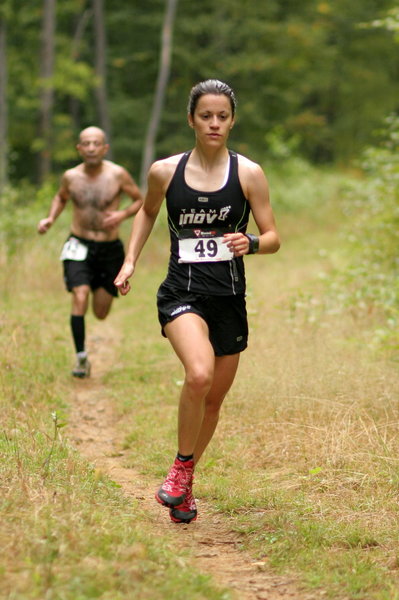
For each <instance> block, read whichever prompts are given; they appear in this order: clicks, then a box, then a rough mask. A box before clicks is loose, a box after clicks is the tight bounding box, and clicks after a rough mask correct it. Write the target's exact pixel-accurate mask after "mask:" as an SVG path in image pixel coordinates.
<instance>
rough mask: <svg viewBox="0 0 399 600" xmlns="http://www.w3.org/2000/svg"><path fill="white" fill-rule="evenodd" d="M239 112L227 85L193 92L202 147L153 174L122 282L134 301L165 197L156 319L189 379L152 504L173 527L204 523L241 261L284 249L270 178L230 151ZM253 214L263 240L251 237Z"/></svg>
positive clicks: (237, 329)
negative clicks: (202, 507) (205, 467)
mask: <svg viewBox="0 0 399 600" xmlns="http://www.w3.org/2000/svg"><path fill="white" fill-rule="evenodd" d="M235 110H236V99H235V96H234V92H233V90H232V89H231V88H230V87H229V86H228V85H227V84H225V83H223V82H221V81H219V80H215V79H209V80H207V81H203V82H201V83H198V84H197V85H195V86H194V87H193V88H192V90H191V93H190V97H189V103H188V123H189V125H190V127H191V128H192V129H193V130H194V133H195V146H194V148H193V149H192V150H191V151H188V152H184V153H182V154H177V155H174V156H171V157H169V158H166V159H163V160H158V161H156V162H155V163H154V164H153V165H152V166H151V168H150V170H149V173H148V191H147V194H146V197H145V200H144V204H143V206H142V208H141V209H140V211H139V212H138V214H137V216H136V218H135V221H134V224H133V228H132V233H131V237H130V241H129V246H128V250H127V253H126V258H125V262H124V264H123V266H122V268H121V270H120V272H119V274H118V276H117V277H116V279H115V285H116V286H117V288H118V289H119V290H120V292H121V294H122V295H125V294H127V293H128V291H129V290H130V284H129V281H128V280H129V278H130V277H132V275H133V273H134V269H135V265H136V262H137V260H138V258H139V255H140V253H141V251H142V249H143V246H144V244H145V243H146V240H147V239H148V237H149V235H150V233H151V230H152V228H153V225H154V222H155V220H156V218H157V215H158V212H159V209H160V207H161V204H162V202H163V200H164V198H166V207H167V213H168V226H169V231H170V240H171V250H170V260H169V267H168V273H167V276H166V279H165V280H164V282H163V283H162V284H161V286H160V288H159V291H158V294H157V303H158V315H159V321H160V324H161V327H162V334H163V335H164V336H166V337H167V339H168V340H169V342H170V343H171V345H172V347H173V349H174V351H175V353H176V355H177V357H178V358H179V359H180V361H181V362H182V364H183V367H184V371H185V379H184V384H183V387H182V390H181V394H180V400H179V410H178V436H177V437H178V439H177V446H178V447H177V456H176V458H175V460H174V463H173V464H172V467H171V469H170V471H169V473H168V475H167V477H166V479H165V481H164V483H163V484H162V485H161V487H160V488H159V490H158V491H157V492H156V496H155V497H156V499H157V501H158V502H160V503H161V504H163V505H164V506H167V507H168V508H169V509H170V511H169V512H170V517H171V519H172V521H174V522H176V523H190V521H194V520H195V519H196V518H197V508H196V504H195V499H194V496H193V494H192V484H193V473H194V467H195V465H196V464H197V463H198V461H199V459H200V457H201V455H202V454H203V452H204V450H205V448H206V447H207V445H208V444H209V442H210V440H211V438H212V436H213V434H214V432H215V429H216V425H217V422H218V419H219V412H220V408H221V405H222V402H223V400H224V397H225V396H226V394H227V392H228V391H229V389H230V387H231V385H232V383H233V381H234V377H235V374H236V372H237V367H238V362H239V358H240V352H242V351H243V350H244V349H245V348H246V347H247V339H248V323H247V313H246V305H245V272H244V260H243V256H244V255H246V254H255V253H258V254H272V253H274V252H277V250H278V249H279V247H280V240H279V235H278V233H277V230H276V226H275V221H274V217H273V212H272V208H271V205H270V201H269V190H268V183H267V180H266V177H265V175H264V173H263V170H262V169H261V167H260V166H259V165H258V164H256V163H254V162H252V161H251V160H249V159H248V158H245V157H244V156H241V155H239V154H237V153H235V152H233V151H231V150H229V149H228V148H227V140H228V137H229V133H230V130H231V129H232V127H233V125H234V118H235ZM250 213H252V215H253V218H254V221H255V223H256V226H257V228H258V233H257V234H251V233H247V225H248V219H249V216H250Z"/></svg>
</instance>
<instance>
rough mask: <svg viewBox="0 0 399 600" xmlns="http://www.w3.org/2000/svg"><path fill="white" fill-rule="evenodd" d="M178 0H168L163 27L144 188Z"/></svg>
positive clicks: (144, 162)
mask: <svg viewBox="0 0 399 600" xmlns="http://www.w3.org/2000/svg"><path fill="white" fill-rule="evenodd" d="M177 2H178V0H167V5H166V10H165V16H164V21H163V27H162V38H161V54H160V60H159V71H158V79H157V85H156V91H155V97H154V103H153V107H152V113H151V117H150V120H149V123H148V128H147V134H146V138H145V145H144V154H143V160H142V165H141V173H140V186H141V189H143V190H144V188H145V186H146V178H147V172H148V169H149V168H150V166H151V163H152V162H153V160H154V154H155V140H156V137H157V133H158V128H159V122H160V119H161V113H162V108H163V104H164V100H165V91H166V86H167V83H168V79H169V72H170V62H171V54H172V35H173V25H174V20H175V14H176V7H177Z"/></svg>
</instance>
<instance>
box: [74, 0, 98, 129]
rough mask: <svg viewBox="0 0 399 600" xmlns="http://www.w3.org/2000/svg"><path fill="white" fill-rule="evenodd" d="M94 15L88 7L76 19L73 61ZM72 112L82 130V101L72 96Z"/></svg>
mask: <svg viewBox="0 0 399 600" xmlns="http://www.w3.org/2000/svg"><path fill="white" fill-rule="evenodd" d="M92 16H93V13H92V11H91V10H89V9H86V10H84V11H83V13H82V14H80V15H79V17H78V18H77V21H76V28H75V33H74V36H73V38H72V44H71V57H72V60H73V61H77V60H78V59H79V56H80V51H81V48H80V47H81V44H82V40H83V37H84V33H85V30H86V27H87V24H88V22H89V20H90V18H91V17H92ZM69 107H70V113H71V118H72V122H73V127H74V129H75V130H80V128H81V127H80V102H79V100H78V99H77V98H75V97H71V99H70V101H69Z"/></svg>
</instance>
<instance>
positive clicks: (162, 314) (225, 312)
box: [157, 283, 248, 356]
mask: <svg viewBox="0 0 399 600" xmlns="http://www.w3.org/2000/svg"><path fill="white" fill-rule="evenodd" d="M157 305H158V319H159V322H160V324H161V327H162V335H163V336H165V333H164V329H163V328H164V327H165V325H166V324H167V323H169V322H170V321H173V320H174V319H176V318H177V317H179V316H180V315H183V314H185V313H194V314H196V315H199V316H200V317H201V318H202V319H204V321H205V322H206V323H207V325H208V328H209V340H210V342H211V344H212V346H213V349H214V351H215V355H216V356H226V355H228V354H237V353H238V352H242V351H243V350H245V348H246V347H247V345H248V321H247V310H246V303H245V295H244V294H237V295H236V296H208V295H202V294H193V293H191V292H186V291H185V290H178V289H176V288H173V287H169V286H167V285H165V284H164V283H163V284H161V286H160V288H159V290H158V294H157Z"/></svg>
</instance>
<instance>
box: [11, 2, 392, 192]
mask: <svg viewBox="0 0 399 600" xmlns="http://www.w3.org/2000/svg"><path fill="white" fill-rule="evenodd" d="M3 5H4V6H3ZM395 5H396V3H395V2H394V0H367V1H365V0H356V1H354V0H337V1H335V2H332V1H330V0H326V1H324V2H319V1H318V0H306V1H305V2H301V3H298V2H293V1H289V0H284V1H283V0H273V1H270V2H242V0H219V2H217V3H215V2H214V1H212V0H203V2H201V3H193V2H191V0H180V1H179V3H178V7H177V15H176V22H175V27H174V37H173V40H174V44H173V60H172V71H171V76H170V81H169V84H168V90H167V98H166V106H165V111H164V113H163V116H162V122H161V125H160V131H159V136H158V141H157V149H156V152H157V156H158V157H160V156H165V155H167V154H173V153H176V152H180V151H182V150H184V149H186V148H189V147H191V146H192V143H193V138H192V131H191V130H190V129H189V128H188V127H187V126H186V125H185V114H186V102H187V97H188V93H189V90H190V88H191V86H192V85H193V84H194V83H195V82H197V81H198V80H199V79H203V78H207V77H218V78H220V79H225V80H227V81H228V82H229V83H230V84H232V85H233V87H234V88H235V89H236V92H237V96H238V101H239V110H238V117H237V123H236V127H235V128H234V129H233V131H232V136H231V147H233V148H235V149H236V150H237V151H238V152H241V153H243V154H248V155H249V156H250V157H252V158H253V159H254V160H257V161H258V162H262V163H263V162H265V161H268V160H270V158H273V154H274V153H275V151H276V146H275V145H273V141H271V142H272V143H271V146H269V143H268V142H269V139H268V135H269V134H270V135H273V133H275V132H276V131H277V130H278V131H279V134H278V135H279V137H280V140H281V142H282V143H283V144H287V145H290V144H291V143H292V141H293V140H295V151H296V153H299V155H300V156H301V157H303V158H305V159H306V160H308V161H311V162H317V163H326V162H334V161H338V162H346V161H347V160H350V159H352V158H353V157H354V156H356V154H357V153H358V152H359V150H360V149H361V148H362V147H364V145H366V144H369V143H370V140H371V134H372V131H373V129H374V128H375V127H376V125H377V123H378V122H380V120H381V118H383V116H385V115H386V114H389V113H390V112H392V110H396V98H397V97H398V92H399V84H398V79H397V72H396V69H397V67H396V65H397V61H398V53H399V46H398V44H396V43H395V41H396V38H395V27H394V25H395V18H396V16H395V15H396V12H395V11H394V8H395ZM90 10H91V8H90V5H89V4H88V3H87V2H84V1H83V0H68V1H66V2H62V3H60V2H58V3H57V31H56V71H55V74H54V80H53V83H54V86H55V107H54V121H53V140H52V145H53V148H52V159H53V163H54V171H56V172H60V171H61V170H63V169H64V168H66V167H68V166H69V165H70V163H71V161H73V160H74V159H75V158H76V154H75V153H74V148H73V146H74V140H75V139H76V138H77V134H78V132H79V130H80V129H81V128H82V127H85V126H87V125H89V124H93V123H95V124H97V123H98V119H99V116H98V111H97V107H96V102H95V98H94V94H93V88H94V85H95V78H94V45H95V40H94V31H93V15H92V13H91V12H90ZM164 10H165V3H164V2H163V1H162V0H149V1H147V2H145V3H138V2H136V3H135V4H134V6H130V5H127V4H126V2H123V1H122V0H114V2H112V5H110V4H107V3H105V11H106V29H107V31H106V34H107V44H108V52H107V88H108V89H107V91H108V98H109V103H110V112H111V120H112V138H111V144H112V148H113V156H114V159H115V160H117V161H118V162H121V163H123V164H124V165H125V166H126V167H127V168H129V169H130V170H131V171H132V173H133V174H134V175H135V176H136V177H137V175H138V173H139V172H140V162H141V156H142V153H143V141H144V135H145V130H146V124H147V122H148V119H149V116H150V110H151V105H152V100H153V94H154V90H155V82H156V77H157V73H158V65H159V49H160V33H161V27H162V20H163V16H164ZM2 11H3V13H2V14H3V15H4V18H5V19H6V23H7V40H8V43H7V63H8V65H7V66H8V90H7V96H8V107H9V110H8V113H9V127H8V131H9V148H10V153H9V164H10V178H11V180H12V181H20V180H21V179H24V178H29V179H30V180H35V171H36V160H35V158H36V157H35V155H36V153H37V152H38V151H39V150H40V148H41V147H42V142H41V140H37V111H38V102H39V95H38V90H39V79H38V78H39V72H38V65H39V55H40V28H41V17H42V3H41V2H40V1H39V0H34V1H33V2H31V3H30V4H29V6H25V5H21V4H20V3H18V2H15V0H7V1H6V2H4V3H3V4H2ZM390 11H391V12H390ZM78 33H79V35H78ZM72 141H73V143H72Z"/></svg>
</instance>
